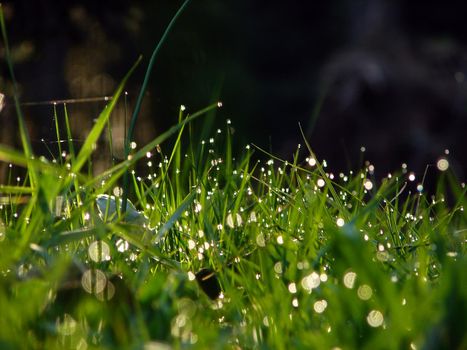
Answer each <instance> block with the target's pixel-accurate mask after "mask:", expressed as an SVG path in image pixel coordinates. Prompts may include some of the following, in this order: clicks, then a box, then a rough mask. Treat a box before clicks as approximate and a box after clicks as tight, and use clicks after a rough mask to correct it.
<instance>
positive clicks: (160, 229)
mask: <svg viewBox="0 0 467 350" xmlns="http://www.w3.org/2000/svg"><path fill="white" fill-rule="evenodd" d="M215 107H216V105H213V106H212V107H211V108H215ZM108 108H109V107H108ZM196 115H197V114H193V115H192V117H193V116H196ZM188 118H191V117H188ZM181 120H183V121H186V120H187V118H185V116H184V115H183V114H182V112H181ZM188 120H189V119H188ZM96 125H97V124H96ZM196 128H197V125H196V124H185V123H184V122H182V123H180V124H178V125H177V126H175V127H174V128H173V129H171V131H170V132H169V134H170V133H174V131H175V130H178V134H177V137H176V139H175V142H174V146H173V148H172V149H171V150H169V152H168V153H165V152H164V151H163V145H159V144H160V143H161V142H160V141H161V140H163V139H164V137H163V138H162V139H161V138H159V140H155V141H154V142H152V143H150V144H149V145H147V146H145V147H143V148H141V149H140V150H139V151H137V152H135V153H134V154H133V155H132V156H133V157H132V158H131V159H130V160H127V161H124V162H122V163H118V164H116V165H115V166H114V167H113V168H111V169H109V170H108V171H106V172H105V173H104V174H101V175H98V176H97V177H90V176H89V175H87V174H84V173H83V172H79V171H78V172H73V170H74V169H76V166H77V165H74V164H76V162H77V159H79V154H83V152H84V151H83V150H81V151H80V152H78V153H77V155H76V156H73V155H71V153H70V155H69V156H68V158H67V159H66V162H65V163H64V164H61V165H60V164H59V163H58V162H56V163H53V162H50V161H48V160H46V159H44V158H42V159H29V158H27V157H26V155H24V154H23V153H21V152H17V151H13V150H11V149H8V148H6V147H5V146H2V147H1V148H0V159H2V161H8V162H11V163H14V164H16V165H18V166H26V167H27V166H33V167H34V168H35V170H36V173H37V174H38V176H37V177H36V181H37V182H36V184H35V186H32V184H31V181H30V179H26V180H25V182H24V183H23V184H21V185H16V184H14V183H11V184H6V185H3V186H2V187H0V191H1V192H2V201H3V204H2V205H1V207H0V213H1V226H0V228H1V231H0V247H1V250H2V255H1V257H0V271H1V274H2V279H1V289H0V304H1V310H2V318H1V321H0V322H1V325H0V338H1V342H2V346H4V347H11V348H16V347H28V348H31V347H32V348H36V347H48V348H54V347H56V348H63V347H70V348H75V347H83V346H87V347H88V348H114V347H130V346H131V347H133V346H135V347H147V348H151V347H157V346H166V347H170V346H174V347H185V346H188V347H195V348H206V347H207V346H216V347H219V348H225V347H227V348H229V347H230V348H252V347H253V348H255V347H271V348H284V349H285V348H330V349H331V348H335V347H338V348H381V347H384V348H410V347H412V348H422V347H428V348H430V347H431V348H443V347H446V348H462V347H463V346H465V341H466V340H465V337H464V332H463V320H464V314H465V313H464V311H465V309H464V307H465V300H466V299H465V293H466V291H465V288H463V287H462V286H463V285H464V284H465V272H464V271H465V256H464V241H465V224H466V217H465V214H464V206H465V188H464V187H465V186H460V185H458V184H457V183H455V182H453V181H451V180H452V174H450V173H449V172H447V173H444V174H443V176H442V178H441V180H440V186H439V192H438V193H437V194H435V195H434V196H433V197H429V196H427V195H426V194H425V193H423V192H421V193H419V192H416V193H414V194H410V193H408V189H407V188H405V186H408V185H406V182H407V181H408V180H407V179H406V175H404V174H400V175H393V176H392V177H391V178H386V179H384V180H383V181H382V182H377V181H376V180H375V179H373V178H372V176H371V173H370V171H369V170H368V169H363V170H362V171H361V172H358V173H355V174H346V175H344V174H340V175H339V176H334V175H332V174H331V173H330V172H327V171H326V168H325V167H323V165H322V164H320V163H319V162H317V161H316V157H315V155H314V154H313V153H312V152H311V151H310V150H309V149H303V150H302V152H299V151H297V153H296V155H295V157H294V159H293V161H292V162H286V161H283V160H280V159H278V158H277V157H274V156H272V155H268V154H266V156H267V157H266V160H262V161H257V160H255V159H256V158H257V157H256V154H258V153H260V154H263V155H264V154H265V153H264V152H263V151H262V150H261V149H259V148H258V147H254V146H252V147H247V148H246V149H245V151H244V152H243V154H241V155H240V156H239V157H233V155H232V153H231V149H232V147H231V125H230V124H227V125H226V126H225V127H224V128H223V129H219V130H218V131H217V132H216V133H215V135H213V137H212V138H210V139H208V140H205V141H195V137H194V136H193V135H196V134H198V132H197V130H196ZM185 133H187V134H188V137H186V136H185V137H184V136H183V134H185ZM91 135H92V133H91ZM167 135H168V134H165V136H167ZM163 136H164V135H163ZM185 140H186V141H185ZM184 141H185V142H186V144H184ZM85 144H86V143H85ZM83 147H84V146H83ZM303 152H305V153H306V154H307V155H308V160H306V159H304V160H303V161H300V159H301V153H303ZM268 156H269V158H268ZM88 157H91V152H89V154H88V155H87V158H88ZM261 158H264V157H261ZM137 159H144V162H145V164H146V169H147V170H145V171H144V174H143V173H141V174H138V173H136V172H132V173H130V180H131V181H130V184H131V185H132V188H133V190H134V196H133V199H134V200H133V202H134V204H133V203H132V202H129V203H128V208H127V210H126V212H125V213H123V211H122V210H121V194H122V189H121V187H120V185H119V181H120V180H121V177H122V175H123V172H124V171H125V169H126V168H128V167H129V166H132V165H134V164H135V162H136V160H137ZM84 163H86V161H85V162H84ZM310 164H315V165H314V166H310ZM450 182H451V183H452V186H451V188H452V190H451V192H452V196H453V200H452V204H448V203H447V201H445V200H444V199H443V198H444V197H443V184H444V183H450ZM26 196H27V200H24V198H26ZM25 334H27V335H28V336H27V337H25V336H24V335H25Z"/></svg>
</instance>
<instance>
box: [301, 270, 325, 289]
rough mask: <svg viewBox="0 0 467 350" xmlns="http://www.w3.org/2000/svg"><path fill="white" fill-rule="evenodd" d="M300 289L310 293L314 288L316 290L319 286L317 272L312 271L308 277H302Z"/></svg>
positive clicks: (319, 280)
mask: <svg viewBox="0 0 467 350" xmlns="http://www.w3.org/2000/svg"><path fill="white" fill-rule="evenodd" d="M301 284H302V287H303V289H305V290H306V291H308V292H311V291H312V290H313V289H314V288H318V287H319V285H320V284H321V279H320V276H319V274H318V273H317V272H315V271H313V272H312V273H310V274H309V275H307V276H305V277H303V279H302V282H301Z"/></svg>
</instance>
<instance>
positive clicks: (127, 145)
mask: <svg viewBox="0 0 467 350" xmlns="http://www.w3.org/2000/svg"><path fill="white" fill-rule="evenodd" d="M190 1H191V0H185V2H184V3H183V4H182V6H180V8H179V9H178V11H177V12H176V13H175V15H174V16H173V17H172V20H171V21H170V23H169V25H168V26H167V28H166V29H165V32H164V34H163V35H162V37H161V39H160V40H159V42H158V43H157V46H156V47H155V49H154V51H153V52H152V55H151V58H150V60H149V64H148V68H147V70H146V74H145V75H144V80H143V85H142V86H141V90H140V92H139V95H138V99H137V100H136V105H135V110H134V111H133V115H132V117H131V121H130V127H129V129H128V134H127V138H126V141H125V159H127V158H128V155H129V154H130V142H131V140H132V138H133V131H134V129H135V125H136V120H137V119H138V115H139V112H140V110H141V104H142V102H143V97H144V94H145V92H146V89H147V86H148V82H149V77H150V75H151V72H152V68H153V66H154V62H155V61H156V57H157V54H158V53H159V50H160V48H161V47H162V44H163V43H164V42H165V40H166V39H167V36H168V34H169V32H170V31H171V30H172V27H173V26H174V24H175V22H176V21H177V18H178V17H179V16H180V15H181V14H182V12H183V11H184V10H185V8H186V7H187V6H188V4H189V3H190ZM127 200H128V172H125V174H124V175H123V198H122V208H123V212H125V211H126V204H127Z"/></svg>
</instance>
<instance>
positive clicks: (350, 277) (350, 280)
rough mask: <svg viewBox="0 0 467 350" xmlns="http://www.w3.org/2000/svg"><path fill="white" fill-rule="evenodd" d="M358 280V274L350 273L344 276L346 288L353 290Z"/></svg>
mask: <svg viewBox="0 0 467 350" xmlns="http://www.w3.org/2000/svg"><path fill="white" fill-rule="evenodd" d="M356 278H357V274H356V273H355V272H353V271H349V272H347V273H346V274H345V275H344V279H343V281H344V286H346V287H347V288H349V289H352V288H353V287H354V284H355V280H356Z"/></svg>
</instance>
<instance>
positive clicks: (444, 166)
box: [436, 158, 449, 171]
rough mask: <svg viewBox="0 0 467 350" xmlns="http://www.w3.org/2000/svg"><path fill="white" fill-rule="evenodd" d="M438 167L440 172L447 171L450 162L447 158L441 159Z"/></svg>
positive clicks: (437, 164)
mask: <svg viewBox="0 0 467 350" xmlns="http://www.w3.org/2000/svg"><path fill="white" fill-rule="evenodd" d="M436 167H437V168H438V170H440V171H446V170H448V168H449V161H448V160H447V159H446V158H440V159H438V161H437V162H436Z"/></svg>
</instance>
